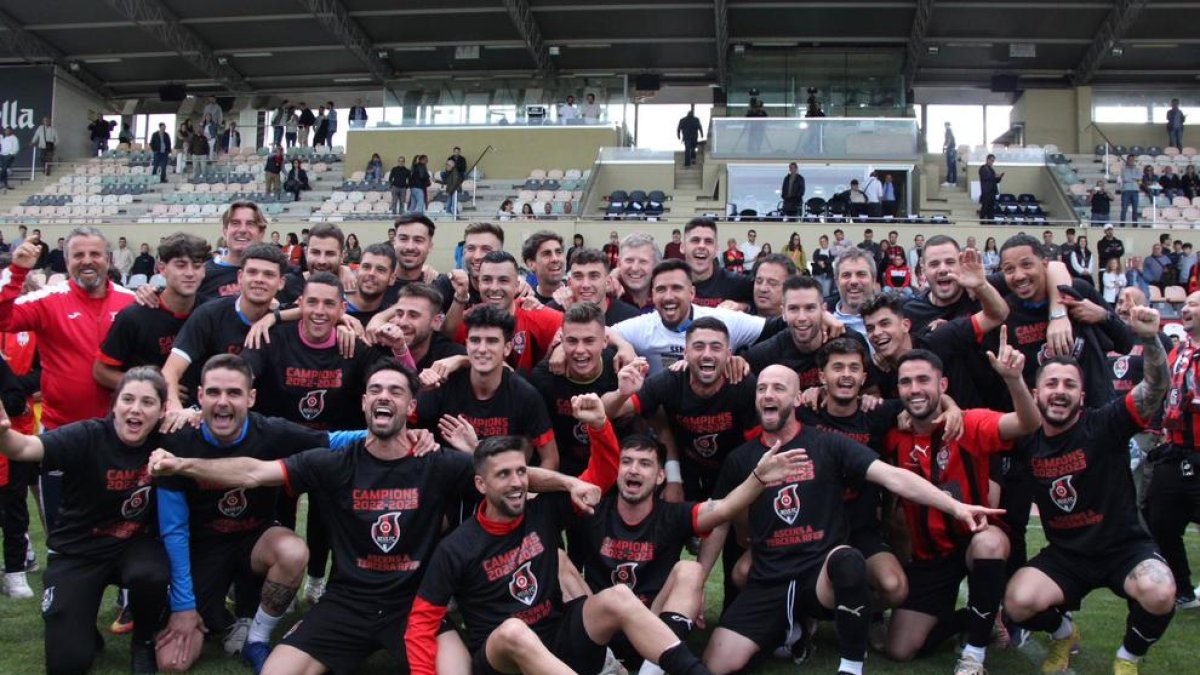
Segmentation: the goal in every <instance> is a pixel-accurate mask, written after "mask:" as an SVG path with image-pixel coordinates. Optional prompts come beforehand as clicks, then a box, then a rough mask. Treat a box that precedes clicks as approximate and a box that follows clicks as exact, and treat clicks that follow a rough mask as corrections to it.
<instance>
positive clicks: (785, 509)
mask: <svg viewBox="0 0 1200 675" xmlns="http://www.w3.org/2000/svg"><path fill="white" fill-rule="evenodd" d="M775 515H777V516H779V518H780V520H782V521H783V522H785V523H787V524H788V525H791V524H792V523H795V522H796V516H798V515H800V497H799V495H797V494H796V484H795V483H793V484H791V485H789V486H787V487H785V488H783V489H782V490H780V491H779V493H778V494H776V495H775Z"/></svg>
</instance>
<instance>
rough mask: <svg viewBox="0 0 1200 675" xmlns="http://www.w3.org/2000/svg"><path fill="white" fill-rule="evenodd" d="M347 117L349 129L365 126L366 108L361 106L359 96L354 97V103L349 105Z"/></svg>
mask: <svg viewBox="0 0 1200 675" xmlns="http://www.w3.org/2000/svg"><path fill="white" fill-rule="evenodd" d="M347 117H348V118H349V119H350V128H351V129H362V128H363V127H365V126H367V109H366V108H364V107H363V100H362V99H361V98H358V99H354V105H352V106H350V112H349V113H348V114H347Z"/></svg>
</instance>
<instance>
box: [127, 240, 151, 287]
mask: <svg viewBox="0 0 1200 675" xmlns="http://www.w3.org/2000/svg"><path fill="white" fill-rule="evenodd" d="M123 238H124V237H122V239H123ZM155 264H156V261H155V260H154V255H153V254H152V253H150V244H146V243H143V244H142V245H141V247H140V249H139V252H138V254H137V257H136V258H134V259H133V266H132V267H130V268H129V276H131V277H132V276H135V275H138V274H144V275H145V276H146V278H147V279H149V278H150V277H152V276H154V272H155Z"/></svg>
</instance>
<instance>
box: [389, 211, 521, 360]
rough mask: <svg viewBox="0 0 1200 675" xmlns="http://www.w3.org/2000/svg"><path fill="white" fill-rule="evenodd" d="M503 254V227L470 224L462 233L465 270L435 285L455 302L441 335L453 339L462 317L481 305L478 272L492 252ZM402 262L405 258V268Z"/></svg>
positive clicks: (514, 260)
mask: <svg viewBox="0 0 1200 675" xmlns="http://www.w3.org/2000/svg"><path fill="white" fill-rule="evenodd" d="M396 235H397V236H399V235H400V230H399V228H397V229H396ZM503 250H504V230H502V229H500V226H498V225H493V224H491V223H471V224H470V225H467V227H466V229H465V230H463V269H456V270H451V271H450V272H449V273H447V274H445V275H442V277H439V278H438V280H437V281H435V282H434V286H436V287H437V289H438V290H439V291H441V292H442V293H443V294H444V295H446V297H448V298H450V299H451V300H453V302H452V303H451V304H450V306H449V307H448V308H447V309H446V320H445V322H444V323H443V324H442V332H444V333H445V334H446V335H447V336H449V337H454V335H456V334H457V333H458V329H459V327H460V326H461V325H462V319H463V314H464V313H465V312H466V311H467V310H468V309H470V308H472V307H474V306H475V305H477V304H479V303H480V302H482V293H481V292H480V288H479V269H480V267H481V266H482V265H483V259H484V258H485V257H486V256H487V255H488V254H489V253H492V252H493V251H503ZM509 257H512V256H509ZM403 260H404V258H403V256H402V257H401V265H402V266H403ZM513 263H514V265H515V264H516V259H515V258H514V259H513ZM443 278H445V279H446V283H442V279H443ZM514 280H515V279H514ZM447 284H448V288H447V287H446V286H447ZM447 290H449V293H447ZM514 296H515V293H514Z"/></svg>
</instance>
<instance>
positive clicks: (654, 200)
mask: <svg viewBox="0 0 1200 675" xmlns="http://www.w3.org/2000/svg"><path fill="white" fill-rule="evenodd" d="M666 201H667V196H666V195H665V194H663V191H662V190H651V191H650V193H649V194H647V195H646V215H647V216H651V217H658V216H661V215H662V214H663V211H665V210H666V207H665V204H664V202H666Z"/></svg>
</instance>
